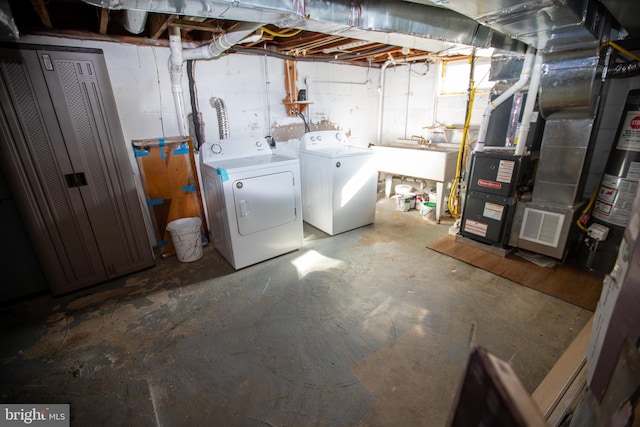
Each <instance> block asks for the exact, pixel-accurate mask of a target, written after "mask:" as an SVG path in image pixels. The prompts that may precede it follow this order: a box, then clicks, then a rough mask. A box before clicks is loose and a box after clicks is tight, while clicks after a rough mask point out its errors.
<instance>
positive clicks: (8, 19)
mask: <svg viewBox="0 0 640 427" xmlns="http://www.w3.org/2000/svg"><path fill="white" fill-rule="evenodd" d="M0 36H1V37H10V38H12V39H17V38H18V37H19V32H18V27H17V26H16V23H15V21H14V19H13V13H12V12H11V7H10V6H9V2H6V1H3V2H0Z"/></svg>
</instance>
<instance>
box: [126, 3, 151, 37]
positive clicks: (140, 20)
mask: <svg viewBox="0 0 640 427" xmlns="http://www.w3.org/2000/svg"><path fill="white" fill-rule="evenodd" d="M147 14H148V12H146V11H144V10H133V9H129V10H125V11H124V18H123V21H124V28H126V30H127V31H129V32H130V33H133V34H140V33H142V32H143V31H144V27H145V25H146V24H147Z"/></svg>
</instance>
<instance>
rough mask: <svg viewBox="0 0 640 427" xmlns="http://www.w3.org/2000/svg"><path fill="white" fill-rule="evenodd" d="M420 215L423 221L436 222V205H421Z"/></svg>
mask: <svg viewBox="0 0 640 427" xmlns="http://www.w3.org/2000/svg"><path fill="white" fill-rule="evenodd" d="M420 215H422V218H423V219H426V220H429V221H435V219H436V204H435V203H433V202H424V203H422V205H420Z"/></svg>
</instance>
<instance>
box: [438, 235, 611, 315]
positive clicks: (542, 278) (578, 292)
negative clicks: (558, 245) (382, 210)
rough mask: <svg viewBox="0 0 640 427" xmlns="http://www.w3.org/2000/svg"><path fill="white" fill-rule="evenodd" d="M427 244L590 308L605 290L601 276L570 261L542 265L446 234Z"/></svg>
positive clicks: (593, 306) (549, 293)
mask: <svg viewBox="0 0 640 427" xmlns="http://www.w3.org/2000/svg"><path fill="white" fill-rule="evenodd" d="M427 247H428V248H429V249H433V250H434V251H437V252H440V253H443V254H445V255H449V256H451V257H453V258H456V259H459V260H460V261H464V262H466V263H467V264H471V265H473V266H475V267H478V268H481V269H483V270H486V271H490V272H491V273H494V274H497V275H498V276H501V277H504V278H506V279H509V280H512V281H514V282H516V283H518V284H520V285H523V286H526V287H528V288H532V289H535V290H537V291H540V292H543V293H545V294H548V295H551V296H554V297H556V298H559V299H561V300H563V301H566V302H568V303H571V304H574V305H577V306H579V307H582V308H585V309H587V310H591V311H594V310H595V309H596V305H597V304H598V299H599V298H600V292H601V291H602V278H601V277H599V276H596V275H594V274H592V273H589V272H588V271H585V270H582V269H580V268H579V267H578V266H575V265H572V264H571V263H566V264H563V265H560V264H558V265H556V266H555V267H553V268H546V267H540V266H538V265H536V264H533V263H531V262H529V261H526V260H524V259H522V258H520V257H518V256H516V255H514V254H510V255H508V256H506V257H502V256H499V255H496V254H493V253H490V252H487V251H485V250H483V249H481V248H478V247H474V246H470V245H465V244H464V243H460V242H457V241H456V240H455V238H454V237H453V236H445V237H444V238H442V239H440V240H438V241H436V242H435V243H432V244H430V245H428V246H427Z"/></svg>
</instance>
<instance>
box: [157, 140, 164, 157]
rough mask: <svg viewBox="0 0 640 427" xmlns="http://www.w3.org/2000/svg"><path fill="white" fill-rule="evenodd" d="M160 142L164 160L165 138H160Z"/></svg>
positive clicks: (161, 154)
mask: <svg viewBox="0 0 640 427" xmlns="http://www.w3.org/2000/svg"><path fill="white" fill-rule="evenodd" d="M158 142H159V144H160V158H161V159H162V160H164V138H160V140H159V141H158Z"/></svg>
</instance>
